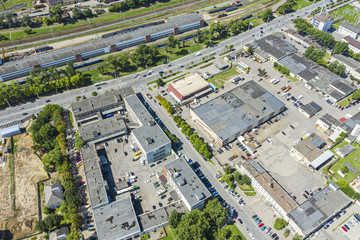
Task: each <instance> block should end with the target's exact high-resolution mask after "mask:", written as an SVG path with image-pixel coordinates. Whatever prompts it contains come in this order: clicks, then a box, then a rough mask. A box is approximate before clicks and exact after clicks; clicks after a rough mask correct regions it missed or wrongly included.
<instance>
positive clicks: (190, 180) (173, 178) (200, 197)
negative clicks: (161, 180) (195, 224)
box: [163, 158, 211, 211]
mask: <svg viewBox="0 0 360 240" xmlns="http://www.w3.org/2000/svg"><path fill="white" fill-rule="evenodd" d="M163 172H164V176H166V178H167V180H168V182H169V183H170V185H172V186H173V187H174V188H175V191H176V193H177V194H178V195H179V196H180V197H181V199H182V200H183V202H184V204H185V206H186V207H187V208H188V210H189V211H191V210H194V209H202V208H204V206H205V204H206V203H207V201H208V200H210V198H211V193H210V192H209V190H208V189H207V188H206V187H205V185H204V184H203V183H202V181H201V180H200V179H199V177H198V176H197V175H196V174H195V172H194V171H193V169H192V168H191V167H190V165H189V164H188V163H187V162H186V161H185V160H184V159H183V158H178V159H176V160H174V161H172V162H170V163H168V164H166V165H164V168H163Z"/></svg>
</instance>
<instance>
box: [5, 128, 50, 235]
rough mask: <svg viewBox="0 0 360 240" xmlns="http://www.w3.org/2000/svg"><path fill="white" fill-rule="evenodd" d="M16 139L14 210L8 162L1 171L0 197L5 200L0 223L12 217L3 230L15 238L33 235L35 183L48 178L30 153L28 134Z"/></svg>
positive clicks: (35, 213)
mask: <svg viewBox="0 0 360 240" xmlns="http://www.w3.org/2000/svg"><path fill="white" fill-rule="evenodd" d="M15 139H16V140H17V142H16V146H17V151H16V152H15V154H14V155H15V160H14V166H15V208H16V210H15V211H13V209H12V202H11V197H10V169H9V167H8V163H7V164H6V166H5V167H3V168H1V169H0V180H1V185H0V195H1V196H3V197H4V198H5V199H4V201H1V202H0V216H2V219H1V220H3V221H4V220H5V219H8V218H12V217H13V218H12V219H10V220H8V221H7V222H6V229H7V230H9V232H10V233H11V234H12V235H13V236H12V238H13V239H18V238H21V237H25V236H28V235H31V234H33V233H35V231H34V227H35V222H36V220H38V219H39V217H38V202H37V201H38V197H37V185H36V183H37V182H38V181H41V180H44V179H47V178H48V177H47V174H46V173H45V171H44V168H43V163H42V162H41V160H40V159H39V158H38V157H37V156H36V155H35V154H33V150H32V149H31V146H32V139H31V135H30V134H27V133H25V134H21V135H19V136H17V137H16V138H15ZM5 239H7V238H5Z"/></svg>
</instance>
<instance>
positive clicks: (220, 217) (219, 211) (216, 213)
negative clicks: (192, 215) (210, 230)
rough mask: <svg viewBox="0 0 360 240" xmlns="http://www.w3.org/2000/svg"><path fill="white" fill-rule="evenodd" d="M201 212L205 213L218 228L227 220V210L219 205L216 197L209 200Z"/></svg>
mask: <svg viewBox="0 0 360 240" xmlns="http://www.w3.org/2000/svg"><path fill="white" fill-rule="evenodd" d="M203 212H205V213H206V214H207V217H208V218H209V219H210V220H211V222H212V223H213V224H215V226H216V228H218V229H219V228H221V227H222V226H224V224H225V223H226V221H227V220H228V217H227V213H228V210H227V209H226V208H224V207H223V206H222V205H221V203H220V201H219V199H217V198H215V199H213V200H211V201H209V202H208V203H207V204H206V207H205V208H204V210H203Z"/></svg>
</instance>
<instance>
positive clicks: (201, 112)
mask: <svg viewBox="0 0 360 240" xmlns="http://www.w3.org/2000/svg"><path fill="white" fill-rule="evenodd" d="M283 107H284V103H282V102H281V101H280V100H279V99H277V98H276V97H275V96H274V95H272V94H271V93H270V92H268V91H267V90H266V89H264V88H263V87H261V86H260V85H259V84H257V83H256V82H255V81H249V82H246V83H244V84H242V85H240V86H238V87H236V88H234V89H232V90H231V91H228V92H226V93H223V94H221V95H220V96H218V97H217V98H214V99H213V100H210V101H209V102H207V103H205V104H202V105H200V106H199V107H197V108H194V109H192V111H193V112H194V113H195V114H196V115H197V116H198V117H199V118H200V119H201V120H202V121H203V122H204V123H205V124H206V125H207V126H208V127H209V128H211V130H212V131H213V132H215V133H216V134H217V135H218V136H219V137H220V138H221V139H223V140H226V139H228V138H230V137H231V136H233V135H235V134H237V133H239V132H241V131H244V130H246V129H247V128H248V127H249V126H251V125H252V124H254V123H256V122H258V121H259V120H260V119H265V118H268V117H270V115H271V114H274V112H276V111H279V110H280V109H281V108H283Z"/></svg>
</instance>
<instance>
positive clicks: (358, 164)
mask: <svg viewBox="0 0 360 240" xmlns="http://www.w3.org/2000/svg"><path fill="white" fill-rule="evenodd" d="M347 144H348V142H346V141H343V142H341V143H339V144H338V145H337V146H336V147H334V148H333V150H331V151H332V152H334V150H335V149H336V148H342V147H343V146H345V145H347ZM353 146H354V147H355V148H356V150H355V151H354V152H352V153H350V154H349V155H347V156H346V157H345V158H340V160H338V161H337V162H336V163H335V164H334V165H333V166H332V167H331V169H330V170H332V171H333V172H334V173H335V174H334V176H335V178H336V180H337V181H339V180H345V181H347V182H349V181H351V180H352V179H354V178H355V177H356V176H358V175H359V173H360V147H359V146H357V145H353ZM334 153H335V152H334ZM345 162H347V163H349V164H350V165H351V166H353V167H354V168H356V169H357V170H359V173H358V174H357V175H354V174H353V173H351V172H350V171H349V172H348V173H347V175H346V177H345V178H342V177H341V176H340V175H339V174H338V173H337V171H338V170H340V169H341V168H342V167H343V164H344V163H345Z"/></svg>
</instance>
